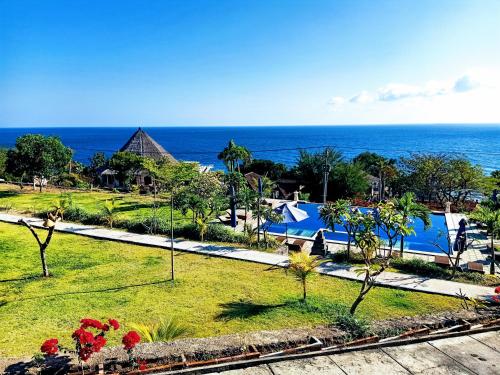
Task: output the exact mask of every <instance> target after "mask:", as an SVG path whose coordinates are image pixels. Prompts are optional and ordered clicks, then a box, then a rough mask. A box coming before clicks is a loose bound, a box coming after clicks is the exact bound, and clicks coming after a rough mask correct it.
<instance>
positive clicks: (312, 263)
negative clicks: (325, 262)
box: [287, 251, 322, 301]
mask: <svg viewBox="0 0 500 375" xmlns="http://www.w3.org/2000/svg"><path fill="white" fill-rule="evenodd" d="M321 262H322V261H321V260H320V259H319V258H318V257H316V256H310V255H309V254H307V253H306V252H304V251H300V252H296V253H292V254H291V255H290V259H289V264H288V267H287V270H290V271H291V272H292V274H293V275H294V276H295V278H296V279H297V281H300V282H301V283H302V300H303V301H305V300H306V298H307V286H306V284H307V279H309V278H310V277H311V276H313V275H314V269H315V268H316V267H318V266H319V265H320V264H321Z"/></svg>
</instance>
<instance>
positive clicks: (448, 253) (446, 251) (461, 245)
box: [432, 231, 474, 280]
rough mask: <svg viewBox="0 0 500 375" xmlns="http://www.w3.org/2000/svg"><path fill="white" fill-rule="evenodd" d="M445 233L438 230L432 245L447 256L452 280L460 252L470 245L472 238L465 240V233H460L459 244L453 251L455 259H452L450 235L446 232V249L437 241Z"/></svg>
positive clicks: (457, 267)
mask: <svg viewBox="0 0 500 375" xmlns="http://www.w3.org/2000/svg"><path fill="white" fill-rule="evenodd" d="M444 235H445V234H444V232H443V231H439V233H438V236H437V238H436V239H435V240H434V241H432V245H433V246H435V247H436V248H437V249H438V250H439V251H441V252H442V253H444V254H445V255H446V256H447V257H448V260H449V261H450V264H451V265H452V268H451V275H450V280H453V279H454V278H455V275H456V273H457V271H458V269H459V268H460V258H461V256H462V254H463V253H464V252H465V251H467V249H468V248H469V246H470V245H472V243H473V242H474V240H472V241H469V242H467V235H466V233H465V232H464V233H463V234H462V236H463V237H462V238H461V239H459V245H458V246H457V249H456V250H457V251H456V252H455V260H453V257H452V254H453V243H452V241H451V237H450V235H449V234H446V249H445V248H444V247H443V246H442V245H441V244H440V243H439V239H440V238H441V237H443V236H444Z"/></svg>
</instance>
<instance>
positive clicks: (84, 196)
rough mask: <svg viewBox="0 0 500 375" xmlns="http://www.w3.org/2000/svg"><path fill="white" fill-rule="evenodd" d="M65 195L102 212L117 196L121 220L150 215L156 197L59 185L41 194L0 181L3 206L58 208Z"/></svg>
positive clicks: (164, 211) (165, 212)
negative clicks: (108, 202)
mask: <svg viewBox="0 0 500 375" xmlns="http://www.w3.org/2000/svg"><path fill="white" fill-rule="evenodd" d="M65 194H70V195H71V197H72V200H73V203H74V204H75V206H78V207H80V208H83V209H85V211H87V212H89V213H99V212H101V211H102V207H103V204H104V202H105V201H106V200H110V199H115V201H116V203H117V206H118V208H117V211H118V215H117V220H127V219H128V220H140V219H143V218H146V217H149V216H150V215H151V207H152V205H153V196H151V195H140V194H133V193H127V194H121V193H113V192H108V191H94V192H90V191H76V190H67V191H66V190H61V189H55V188H51V189H49V190H48V191H43V192H42V193H40V192H39V191H38V190H33V189H32V188H31V187H29V186H25V187H24V189H22V190H21V189H20V188H19V187H18V186H15V185H10V184H0V209H1V210H3V211H6V210H9V211H11V212H17V213H22V214H29V215H34V214H36V213H39V212H44V211H47V210H49V209H51V208H52V207H54V205H55V204H56V203H57V201H58V200H59V199H60V198H61V197H62V196H64V195H65ZM159 201H160V203H161V204H162V207H161V208H160V214H161V215H162V216H163V217H170V207H169V201H165V200H164V199H162V198H160V199H159ZM174 219H175V220H176V221H177V222H189V221H190V219H189V218H186V217H184V216H183V215H182V214H181V213H180V212H178V211H174Z"/></svg>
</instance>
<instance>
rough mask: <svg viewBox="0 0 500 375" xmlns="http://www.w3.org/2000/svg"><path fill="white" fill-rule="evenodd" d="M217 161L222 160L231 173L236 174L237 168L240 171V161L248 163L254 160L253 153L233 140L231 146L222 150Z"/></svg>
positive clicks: (230, 142)
mask: <svg viewBox="0 0 500 375" xmlns="http://www.w3.org/2000/svg"><path fill="white" fill-rule="evenodd" d="M217 159H219V160H222V161H223V162H224V165H225V166H226V168H227V170H228V171H229V172H234V171H235V169H236V167H237V169H238V172H239V171H240V164H239V162H240V161H243V162H248V161H250V160H251V159H252V153H251V152H250V150H248V149H247V148H246V147H244V146H238V145H237V144H236V143H234V141H233V140H232V139H231V140H230V141H229V144H228V145H227V147H226V148H224V150H222V151H221V152H220V153H219V155H218V156H217Z"/></svg>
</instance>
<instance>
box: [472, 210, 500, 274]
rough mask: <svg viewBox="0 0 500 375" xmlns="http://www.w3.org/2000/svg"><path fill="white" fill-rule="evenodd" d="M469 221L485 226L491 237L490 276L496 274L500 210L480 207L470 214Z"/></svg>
mask: <svg viewBox="0 0 500 375" xmlns="http://www.w3.org/2000/svg"><path fill="white" fill-rule="evenodd" d="M469 219H471V220H472V221H475V222H478V223H481V224H483V225H484V226H485V227H486V230H487V231H488V233H489V235H490V237H491V238H490V241H491V242H490V246H491V264H490V274H492V275H494V274H495V246H494V242H495V237H497V236H500V210H494V209H492V208H490V207H488V206H485V205H479V206H477V207H476V209H475V210H474V211H472V212H471V213H470V214H469Z"/></svg>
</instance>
